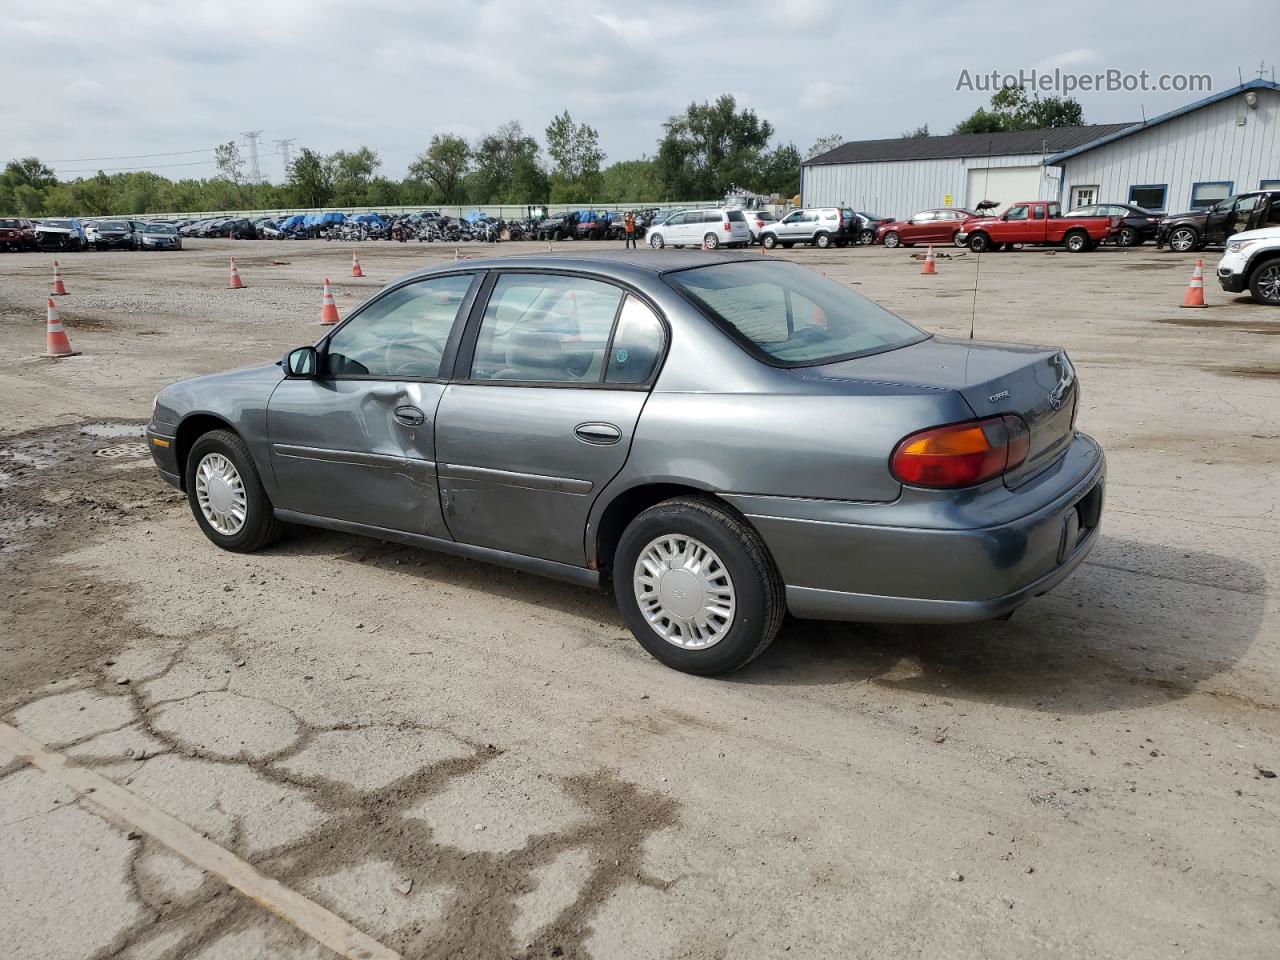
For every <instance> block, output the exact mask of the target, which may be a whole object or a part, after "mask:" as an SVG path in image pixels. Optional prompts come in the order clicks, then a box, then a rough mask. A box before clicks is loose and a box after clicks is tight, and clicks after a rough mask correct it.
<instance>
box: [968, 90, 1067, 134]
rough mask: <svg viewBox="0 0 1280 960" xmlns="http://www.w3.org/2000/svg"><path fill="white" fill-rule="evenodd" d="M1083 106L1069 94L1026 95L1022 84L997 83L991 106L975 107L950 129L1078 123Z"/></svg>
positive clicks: (972, 130) (1006, 129)
mask: <svg viewBox="0 0 1280 960" xmlns="http://www.w3.org/2000/svg"><path fill="white" fill-rule="evenodd" d="M1083 124H1084V108H1083V107H1082V106H1081V105H1080V102H1079V101H1078V100H1075V99H1073V98H1072V97H1040V96H1039V95H1036V96H1029V95H1028V94H1027V91H1026V88H1025V87H1019V86H1008V87H1001V88H1000V89H999V90H997V91H996V92H995V93H993V94H992V95H991V109H990V110H988V109H986V108H984V107H979V108H978V109H977V110H975V111H974V112H973V113H972V114H970V115H969V116H968V117H967V118H965V119H964V120H962V121H961V122H960V123H958V124H956V126H955V129H954V130H952V131H951V132H952V133H1006V132H1009V131H1012V130H1040V129H1043V128H1045V127H1078V126H1082V125H1083Z"/></svg>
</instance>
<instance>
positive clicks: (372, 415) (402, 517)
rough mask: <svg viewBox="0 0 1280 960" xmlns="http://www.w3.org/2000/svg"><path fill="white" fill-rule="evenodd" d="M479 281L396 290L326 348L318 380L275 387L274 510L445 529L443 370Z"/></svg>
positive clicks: (270, 425) (466, 278) (451, 279)
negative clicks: (440, 483) (440, 453)
mask: <svg viewBox="0 0 1280 960" xmlns="http://www.w3.org/2000/svg"><path fill="white" fill-rule="evenodd" d="M476 277H477V275H476V274H471V273H460V274H451V275H449V276H444V277H436V278H432V279H429V280H421V281H418V282H416V283H409V284H405V285H404V286H401V287H397V288H395V289H393V290H390V291H388V292H387V293H385V294H383V295H382V296H380V297H379V298H378V299H377V300H375V301H373V302H372V303H371V304H369V305H368V306H367V307H366V308H365V309H363V310H361V311H360V312H359V313H357V314H354V315H353V316H352V317H351V318H350V319H349V320H348V321H347V322H346V323H344V324H343V325H342V326H340V327H338V328H337V329H336V330H335V331H334V332H333V334H331V335H330V337H329V338H328V340H327V341H326V342H325V343H323V344H322V345H321V347H320V349H319V353H320V361H321V369H320V374H319V376H317V377H316V378H315V379H294V378H290V379H286V380H284V381H282V382H281V383H280V385H279V386H278V387H276V389H275V392H274V393H272V395H271V400H270V402H269V404H268V406H267V436H268V437H269V439H270V441H271V467H272V470H273V471H274V472H275V478H276V486H277V490H278V493H277V496H276V506H277V507H280V508H282V509H285V510H292V511H296V512H298V513H305V514H310V515H312V516H318V517H326V518H329V519H334V520H346V521H349V522H352V523H360V524H367V525H370V526H374V527H385V528H387V529H391V530H402V531H406V532H409V533H422V534H429V535H431V536H439V537H444V536H448V531H447V529H446V527H445V525H444V520H443V518H442V517H441V513H440V499H439V495H438V493H437V489H436V487H437V481H436V464H435V459H436V457H435V416H436V408H437V407H438V405H439V403H440V396H441V394H442V393H443V392H444V378H443V377H442V372H441V369H440V366H441V362H442V360H443V358H444V357H445V355H446V352H447V346H448V344H449V340H450V335H451V334H452V333H453V329H454V324H455V321H456V319H457V317H458V314H459V312H460V309H461V307H462V305H463V304H464V303H466V302H468V301H469V299H470V296H471V289H472V287H473V286H474V285H476V284H477V283H478V280H477V279H476Z"/></svg>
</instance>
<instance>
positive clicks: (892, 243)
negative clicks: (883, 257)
mask: <svg viewBox="0 0 1280 960" xmlns="http://www.w3.org/2000/svg"><path fill="white" fill-rule="evenodd" d="M881 242H882V243H884V245H885V246H886V247H888V248H889V249H891V250H892V249H893V248H894V247H896V246H897V245H898V244H900V243H901V242H902V237H900V236H899V235H898V234H897V233H895V232H894V231H892V230H890V231H889V232H888V233H886V234H885V235H884V240H883V241H881Z"/></svg>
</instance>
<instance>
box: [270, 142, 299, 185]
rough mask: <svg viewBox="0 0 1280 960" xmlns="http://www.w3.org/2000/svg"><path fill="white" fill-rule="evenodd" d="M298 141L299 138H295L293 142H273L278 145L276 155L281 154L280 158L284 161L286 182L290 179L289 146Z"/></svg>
mask: <svg viewBox="0 0 1280 960" xmlns="http://www.w3.org/2000/svg"><path fill="white" fill-rule="evenodd" d="M296 141H297V137H294V138H293V139H291V140H272V141H271V142H272V143H274V144H275V145H276V153H278V154H280V156H281V157H282V158H283V159H284V178H285V179H286V180H288V179H289V144H291V143H294V142H296Z"/></svg>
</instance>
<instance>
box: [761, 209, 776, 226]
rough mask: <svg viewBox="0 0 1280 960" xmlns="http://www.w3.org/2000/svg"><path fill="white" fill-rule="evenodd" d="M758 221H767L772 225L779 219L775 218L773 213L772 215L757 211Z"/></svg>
mask: <svg viewBox="0 0 1280 960" xmlns="http://www.w3.org/2000/svg"><path fill="white" fill-rule="evenodd" d="M756 219H757V220H765V221H768V222H770V223H774V222H776V221H777V219H778V218H777V217H775V216H774V215H773V214H772V213H770V212H769V211H768V210H757V211H756Z"/></svg>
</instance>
